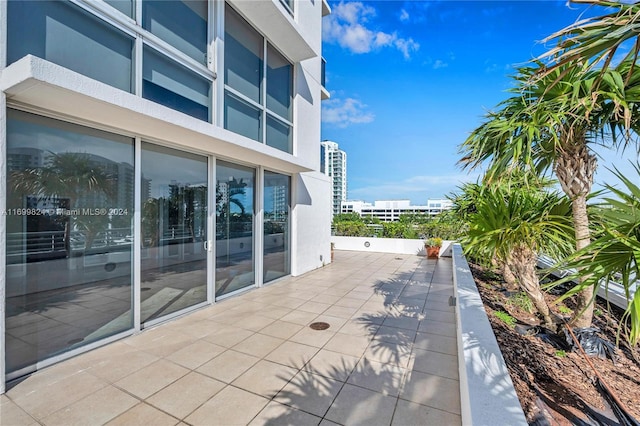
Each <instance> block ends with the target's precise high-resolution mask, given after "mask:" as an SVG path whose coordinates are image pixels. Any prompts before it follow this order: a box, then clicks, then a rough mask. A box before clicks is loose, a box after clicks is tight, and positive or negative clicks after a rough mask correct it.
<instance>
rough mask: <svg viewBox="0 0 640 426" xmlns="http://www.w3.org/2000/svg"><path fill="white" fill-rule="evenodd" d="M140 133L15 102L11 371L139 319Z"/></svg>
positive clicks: (11, 127)
mask: <svg viewBox="0 0 640 426" xmlns="http://www.w3.org/2000/svg"><path fill="white" fill-rule="evenodd" d="M133 172H134V170H133V141H132V140H131V139H130V138H125V137H121V136H117V135H113V134H110V133H106V132H102V131H97V130H92V129H88V128H85V127H81V126H76V125H71V124H68V123H64V122H60V121H57V120H52V119H48V118H43V117H39V116H36V115H33V114H27V113H24V112H18V111H13V110H9V111H8V120H7V211H6V223H7V245H6V263H7V268H6V281H7V294H6V335H5V337H6V351H7V352H6V353H7V372H12V371H16V370H19V369H21V368H24V367H29V366H33V365H34V364H35V363H36V362H39V361H41V360H44V359H46V358H49V357H51V356H54V355H56V354H58V353H61V352H65V351H68V350H70V349H72V348H74V347H77V346H81V345H85V344H87V343H91V342H93V341H96V340H99V339H102V338H104V337H107V336H110V335H113V334H116V333H118V332H121V331H124V330H127V329H130V328H131V327H132V325H133V324H132V321H133V316H132V310H131V306H132V305H131V303H132V297H131V246H132V240H133V237H132V235H133V229H132V217H133V191H134V188H133Z"/></svg>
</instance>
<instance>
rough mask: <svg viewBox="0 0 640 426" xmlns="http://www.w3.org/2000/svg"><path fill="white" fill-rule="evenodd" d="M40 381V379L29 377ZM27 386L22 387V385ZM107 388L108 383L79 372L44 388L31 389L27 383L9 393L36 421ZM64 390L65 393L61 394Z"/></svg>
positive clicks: (43, 386)
mask: <svg viewBox="0 0 640 426" xmlns="http://www.w3.org/2000/svg"><path fill="white" fill-rule="evenodd" d="M32 378H33V379H34V380H35V381H36V382H37V381H38V380H37V379H38V377H29V378H27V379H26V382H28V381H29V380H30V379H32ZM23 384H24V385H25V386H22V385H23ZM105 386H107V382H105V381H104V380H102V379H100V378H98V377H95V376H93V375H91V374H89V373H86V372H83V371H81V372H78V373H75V374H71V375H69V376H67V377H63V378H61V379H60V380H59V381H57V382H52V383H49V384H46V385H44V384H43V385H42V386H35V387H33V388H31V389H30V386H28V385H27V384H26V383H25V382H23V383H21V384H20V386H17V387H15V388H13V389H11V390H9V391H8V392H7V394H8V396H9V397H10V398H11V399H12V400H13V401H14V402H15V403H16V404H17V405H18V406H19V407H20V408H22V409H23V410H24V411H26V412H27V413H28V414H29V415H31V416H32V417H35V418H36V420H40V419H42V418H44V417H46V416H48V415H49V414H52V413H53V412H55V411H58V410H59V409H61V408H63V407H66V406H68V405H70V404H73V403H74V402H76V401H78V400H80V399H82V398H84V397H86V396H89V395H91V394H93V393H94V392H96V391H98V390H99V389H102V388H104V387H105ZM60 389H64V390H65V391H64V392H60Z"/></svg>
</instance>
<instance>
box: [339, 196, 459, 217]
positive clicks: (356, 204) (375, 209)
mask: <svg viewBox="0 0 640 426" xmlns="http://www.w3.org/2000/svg"><path fill="white" fill-rule="evenodd" d="M451 206H452V203H451V201H450V200H447V199H441V200H427V204H426V205H424V206H412V205H411V202H410V201H409V200H385V201H375V202H374V203H373V204H371V203H367V202H365V201H345V202H343V203H342V204H341V213H357V214H359V215H360V216H361V217H374V218H377V219H380V220H381V221H382V222H395V221H397V220H398V219H400V215H403V214H426V215H429V216H435V215H437V214H440V213H442V212H443V211H445V210H449V209H450V208H451Z"/></svg>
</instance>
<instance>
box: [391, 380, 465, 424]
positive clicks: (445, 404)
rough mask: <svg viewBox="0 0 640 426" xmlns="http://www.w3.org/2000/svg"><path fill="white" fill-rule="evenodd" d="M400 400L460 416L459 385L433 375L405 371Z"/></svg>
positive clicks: (455, 381) (454, 381)
mask: <svg viewBox="0 0 640 426" xmlns="http://www.w3.org/2000/svg"><path fill="white" fill-rule="evenodd" d="M400 399H404V400H408V401H411V402H415V403H417V404H421V405H428V406H430V407H434V408H437V409H439V410H443V411H448V412H450V413H453V414H460V383H459V382H458V381H457V380H452V379H447V378H445V377H441V376H436V375H434V374H426V373H421V372H419V371H415V370H414V371H407V375H406V378H405V382H404V387H403V389H402V392H401V393H400Z"/></svg>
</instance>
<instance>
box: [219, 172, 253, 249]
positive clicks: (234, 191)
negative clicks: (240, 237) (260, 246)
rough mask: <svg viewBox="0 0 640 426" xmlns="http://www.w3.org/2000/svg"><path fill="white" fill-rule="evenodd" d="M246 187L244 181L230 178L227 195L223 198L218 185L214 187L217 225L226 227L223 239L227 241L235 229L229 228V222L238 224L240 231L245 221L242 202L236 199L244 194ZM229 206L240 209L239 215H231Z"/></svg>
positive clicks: (244, 210)
mask: <svg viewBox="0 0 640 426" xmlns="http://www.w3.org/2000/svg"><path fill="white" fill-rule="evenodd" d="M246 187H247V184H246V183H245V182H244V179H240V180H237V179H236V178H231V180H229V182H228V183H227V194H226V197H225V196H224V194H223V193H222V191H221V190H220V184H218V185H216V208H217V213H218V223H224V224H225V225H226V234H225V238H227V239H229V236H230V235H229V234H230V232H231V231H234V230H236V229H235V228H237V227H236V226H234V227H231V222H235V223H239V225H240V230H242V222H243V221H245V220H246V215H247V214H246V209H245V207H244V204H243V203H242V201H240V200H239V199H238V197H239V196H244V195H245V194H246ZM231 204H235V205H236V206H237V207H238V208H239V209H240V213H239V214H238V213H234V214H232V212H231Z"/></svg>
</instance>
